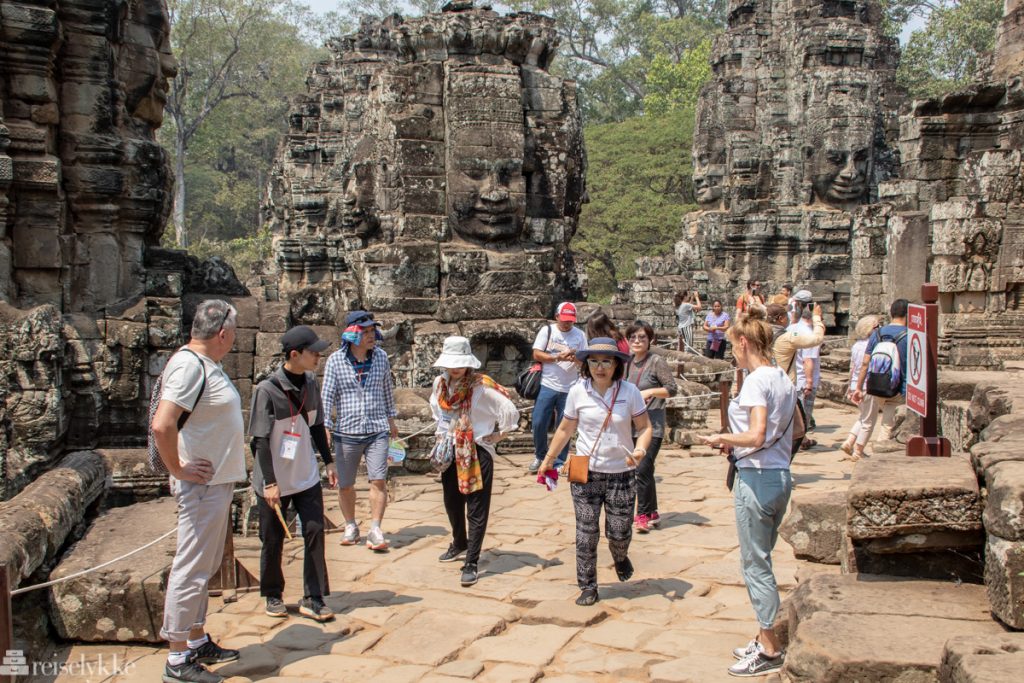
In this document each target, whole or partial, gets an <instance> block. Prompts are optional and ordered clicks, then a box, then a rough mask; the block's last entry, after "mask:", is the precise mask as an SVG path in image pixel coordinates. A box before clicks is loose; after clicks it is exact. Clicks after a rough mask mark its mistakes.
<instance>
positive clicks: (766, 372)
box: [729, 365, 796, 470]
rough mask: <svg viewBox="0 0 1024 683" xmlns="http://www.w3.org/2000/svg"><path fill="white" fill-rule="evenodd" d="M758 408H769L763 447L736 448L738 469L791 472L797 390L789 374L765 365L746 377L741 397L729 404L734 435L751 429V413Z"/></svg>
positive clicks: (734, 452) (730, 423)
mask: <svg viewBox="0 0 1024 683" xmlns="http://www.w3.org/2000/svg"><path fill="white" fill-rule="evenodd" d="M757 406H763V407H766V408H767V409H768V424H767V425H766V427H765V432H764V444H763V445H762V446H761V447H760V448H752V447H751V448H736V449H735V450H734V451H733V455H735V456H736V458H738V459H739V460H738V461H737V462H736V467H757V468H760V469H769V470H770V469H783V470H788V469H789V460H790V456H789V452H790V449H791V448H792V445H793V437H792V432H793V411H794V410H795V409H796V390H795V388H794V387H793V383H792V382H790V381H789V377H787V376H786V373H784V372H783V371H782V370H780V369H779V368H776V367H772V366H767V365H765V366H761V367H759V368H758V369H757V370H754V371H753V372H751V373H750V374H748V375H747V377H746V379H744V380H743V388H742V389H741V390H740V394H739V396H737V397H736V398H734V399H732V401H730V402H729V427H730V428H731V429H732V432H733V434H739V433H741V432H746V431H749V430H750V411H751V410H753V409H754V408H755V407H757ZM780 435H781V436H780ZM748 454H750V455H748ZM743 456H746V457H743ZM740 458H741V459H740Z"/></svg>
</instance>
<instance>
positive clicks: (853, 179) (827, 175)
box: [808, 129, 871, 204]
mask: <svg viewBox="0 0 1024 683" xmlns="http://www.w3.org/2000/svg"><path fill="white" fill-rule="evenodd" d="M808 156H809V161H810V169H809V173H810V179H811V186H812V187H813V189H814V194H815V196H816V197H817V198H818V199H820V200H821V201H823V202H826V203H829V204H845V203H848V202H855V201H858V200H859V199H861V198H862V197H863V196H864V193H865V192H866V191H867V189H868V171H869V167H870V164H871V136H870V133H869V132H868V131H862V130H850V129H838V130H833V131H829V133H828V134H826V135H824V136H821V138H820V144H819V143H817V142H816V143H815V144H814V145H813V146H812V147H811V148H809V149H808Z"/></svg>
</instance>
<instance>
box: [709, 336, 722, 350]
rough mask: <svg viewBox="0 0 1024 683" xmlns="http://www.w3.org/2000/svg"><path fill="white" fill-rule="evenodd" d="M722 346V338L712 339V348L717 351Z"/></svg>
mask: <svg viewBox="0 0 1024 683" xmlns="http://www.w3.org/2000/svg"><path fill="white" fill-rule="evenodd" d="M720 348H722V340H721V339H712V340H711V350H712V351H714V352H716V353H717V352H718V349H720Z"/></svg>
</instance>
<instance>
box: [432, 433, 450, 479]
mask: <svg viewBox="0 0 1024 683" xmlns="http://www.w3.org/2000/svg"><path fill="white" fill-rule="evenodd" d="M454 460H455V438H454V437H453V436H452V433H451V430H448V433H447V434H445V435H444V436H443V437H441V438H440V439H438V440H437V441H435V442H434V447H433V448H431V449H430V469H431V470H433V471H434V472H436V473H437V474H441V473H442V472H444V471H446V470H447V469H448V468H449V467H451V466H452V462H453V461H454Z"/></svg>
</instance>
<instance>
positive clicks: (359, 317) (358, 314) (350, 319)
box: [345, 311, 380, 327]
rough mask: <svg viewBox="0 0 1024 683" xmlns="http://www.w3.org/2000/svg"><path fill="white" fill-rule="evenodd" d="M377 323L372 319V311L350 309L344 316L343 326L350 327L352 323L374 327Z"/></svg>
mask: <svg viewBox="0 0 1024 683" xmlns="http://www.w3.org/2000/svg"><path fill="white" fill-rule="evenodd" d="M379 324H380V323H378V322H376V321H375V320H374V319H373V313H367V312H366V311H352V312H351V313H349V314H348V315H347V316H345V327H351V326H352V325H358V326H359V327H374V326H376V325H379Z"/></svg>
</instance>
